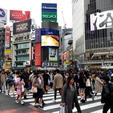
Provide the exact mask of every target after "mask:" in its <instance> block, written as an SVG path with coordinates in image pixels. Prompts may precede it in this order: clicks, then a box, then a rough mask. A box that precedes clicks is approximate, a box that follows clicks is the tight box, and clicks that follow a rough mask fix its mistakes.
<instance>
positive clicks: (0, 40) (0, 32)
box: [0, 27, 5, 68]
mask: <svg viewBox="0 0 113 113" xmlns="http://www.w3.org/2000/svg"><path fill="white" fill-rule="evenodd" d="M0 45H2V46H0V68H3V62H4V57H5V55H4V50H5V28H4V27H1V28H0Z"/></svg>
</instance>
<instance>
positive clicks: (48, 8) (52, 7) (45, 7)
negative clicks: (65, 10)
mask: <svg viewBox="0 0 113 113" xmlns="http://www.w3.org/2000/svg"><path fill="white" fill-rule="evenodd" d="M42 12H57V4H54V3H42Z"/></svg>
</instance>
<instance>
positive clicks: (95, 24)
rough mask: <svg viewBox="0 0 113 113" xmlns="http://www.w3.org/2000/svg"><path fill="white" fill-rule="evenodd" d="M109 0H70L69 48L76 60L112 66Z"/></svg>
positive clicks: (112, 14) (111, 4)
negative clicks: (71, 23) (71, 43)
mask: <svg viewBox="0 0 113 113" xmlns="http://www.w3.org/2000/svg"><path fill="white" fill-rule="evenodd" d="M112 18H113V1H112V0H73V38H74V39H73V40H74V41H73V42H74V43H73V48H74V52H75V56H76V59H78V61H80V62H79V63H81V64H83V65H86V66H89V67H90V68H102V67H105V66H106V65H107V67H108V65H109V66H112V63H113V61H112V58H113V19H112Z"/></svg>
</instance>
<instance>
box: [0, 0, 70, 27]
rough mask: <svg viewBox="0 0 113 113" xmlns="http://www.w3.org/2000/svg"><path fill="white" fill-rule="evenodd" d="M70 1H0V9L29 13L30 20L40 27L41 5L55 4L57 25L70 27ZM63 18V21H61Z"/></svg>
mask: <svg viewBox="0 0 113 113" xmlns="http://www.w3.org/2000/svg"><path fill="white" fill-rule="evenodd" d="M71 1H72V0H1V1H0V8H4V9H7V10H8V14H9V10H24V11H31V18H33V19H35V22H36V24H37V26H41V3H57V9H58V11H57V15H58V23H59V25H60V26H64V24H66V25H67V27H72V2H71ZM63 18H64V19H63Z"/></svg>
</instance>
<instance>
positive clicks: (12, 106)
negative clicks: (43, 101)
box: [0, 93, 47, 113]
mask: <svg viewBox="0 0 113 113" xmlns="http://www.w3.org/2000/svg"><path fill="white" fill-rule="evenodd" d="M0 113H44V111H43V110H41V109H39V108H35V107H33V106H31V105H29V104H24V105H21V104H17V103H16V102H15V99H14V98H11V97H10V96H7V95H4V94H2V93H0ZM46 113H47V112H46Z"/></svg>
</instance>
